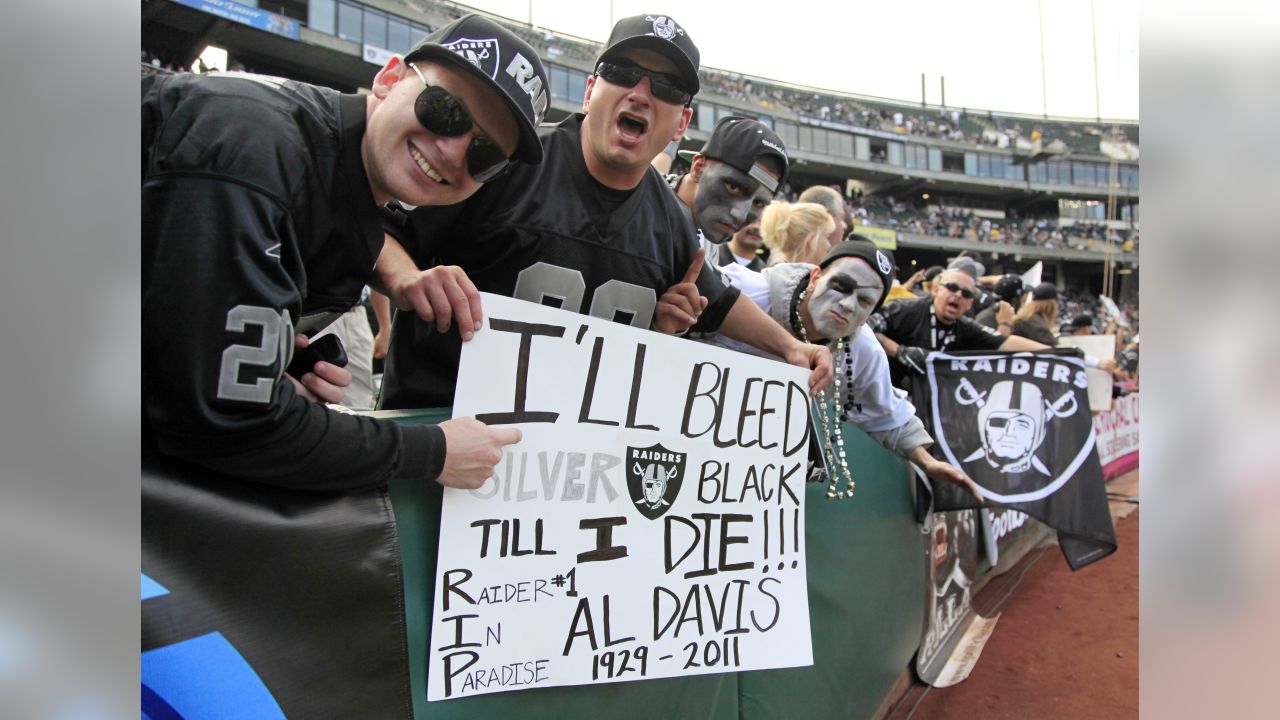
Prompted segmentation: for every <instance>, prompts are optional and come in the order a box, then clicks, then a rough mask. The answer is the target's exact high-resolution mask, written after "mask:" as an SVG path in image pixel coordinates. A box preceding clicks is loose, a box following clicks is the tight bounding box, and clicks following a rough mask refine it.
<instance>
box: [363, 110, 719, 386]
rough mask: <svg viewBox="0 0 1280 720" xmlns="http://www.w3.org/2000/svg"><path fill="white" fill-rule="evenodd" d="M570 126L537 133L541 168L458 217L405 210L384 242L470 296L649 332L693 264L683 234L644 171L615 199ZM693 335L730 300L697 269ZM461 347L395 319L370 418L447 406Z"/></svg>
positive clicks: (410, 319)
mask: <svg viewBox="0 0 1280 720" xmlns="http://www.w3.org/2000/svg"><path fill="white" fill-rule="evenodd" d="M582 118H583V116H582V115H575V116H572V117H569V118H567V119H565V120H564V121H563V122H561V123H560V124H558V125H555V126H544V127H543V128H541V129H540V130H539V135H540V136H541V140H542V146H543V151H544V159H543V161H542V164H541V165H524V164H521V165H516V166H514V167H513V168H512V170H511V171H510V172H508V173H507V174H506V175H504V176H503V177H502V178H500V179H499V180H497V181H494V182H491V183H488V184H486V185H485V186H484V187H483V188H482V189H481V190H480V191H479V192H477V193H476V194H475V195H474V196H472V198H471V199H470V200H468V201H466V202H465V203H462V204H461V205H457V206H452V207H440V208H425V207H424V208H417V209H415V210H413V211H412V212H410V213H409V214H408V216H407V219H406V220H405V223H404V225H403V226H399V227H398V226H397V225H396V222H395V221H394V220H392V221H389V222H388V231H390V232H391V233H392V234H393V235H395V236H396V237H397V238H400V239H401V241H402V242H403V243H404V245H405V248H406V249H407V250H409V252H410V253H411V254H412V255H413V257H414V260H415V261H416V262H417V263H418V266H419V267H428V266H431V265H457V266H459V267H461V268H462V269H463V270H464V271H466V273H467V276H468V277H469V278H470V279H471V281H472V282H473V283H475V286H476V288H477V289H479V290H481V291H484V292H491V293H494V294H498V295H507V296H510V297H515V298H518V299H522V300H528V301H530V302H535V303H540V304H543V305H551V306H554V307H560V308H563V309H565V310H571V311H574V312H580V313H584V314H589V315H592V316H594V317H600V318H605V319H608V320H613V321H615V322H622V323H626V324H630V325H633V326H636V327H642V328H649V327H650V326H651V324H652V322H653V317H654V311H655V309H656V307H657V302H658V298H659V297H661V296H662V294H663V293H664V292H666V291H667V288H669V287H671V286H672V285H674V284H675V283H677V282H679V280H680V278H681V276H683V275H684V273H685V271H686V270H688V268H689V265H690V264H691V263H692V262H693V256H694V254H695V253H696V252H697V249H698V248H697V243H696V241H695V240H694V238H695V231H694V228H693V225H692V223H691V222H690V221H689V220H688V219H687V218H686V217H685V215H684V213H682V212H681V210H680V201H679V199H677V198H676V196H675V195H674V194H673V193H672V192H671V191H670V190H669V189H667V187H666V186H665V185H664V183H663V180H662V177H661V176H660V175H659V174H658V172H657V171H656V170H654V169H652V168H650V169H649V171H648V172H646V173H645V176H644V178H643V179H642V180H641V181H640V184H639V185H637V186H636V187H635V188H634V189H633V190H631V191H630V192H628V193H626V194H625V198H623V197H622V196H621V195H620V194H619V193H617V192H616V191H614V192H609V191H608V190H607V189H606V188H603V187H602V186H600V185H599V184H598V183H597V182H596V180H595V179H594V178H592V177H591V174H590V173H589V172H588V171H587V166H586V162H585V161H584V160H583V157H582V145H581V135H580V131H581V123H582ZM697 285H698V290H699V292H701V294H702V295H703V296H705V297H706V298H707V299H708V306H707V309H706V310H705V311H704V312H703V316H702V318H700V326H705V327H709V328H716V327H719V325H720V323H721V322H722V321H723V320H724V316H725V315H727V314H728V311H729V308H730V306H731V305H732V304H733V301H734V300H735V299H736V298H737V295H738V291H737V290H734V289H732V288H728V287H726V286H725V285H724V284H723V283H722V282H721V281H720V280H719V279H718V278H717V277H716V276H715V274H714V273H713V271H712V269H711V268H710V267H709V266H707V265H704V266H703V269H702V273H701V274H700V275H699V276H698V281H697ZM461 342H462V341H461V338H460V336H459V334H458V331H457V327H456V325H455V326H454V327H453V328H452V329H451V330H450V331H449V332H448V333H445V334H441V333H439V332H437V331H436V329H435V324H434V323H425V322H423V321H422V320H421V319H419V318H418V317H417V316H416V315H415V314H413V313H398V314H397V317H396V320H395V329H394V332H393V336H392V343H391V349H390V351H389V353H388V355H387V363H386V373H385V375H384V379H383V389H382V401H381V407H384V408H414V407H437V406H446V405H450V404H452V402H453V390H454V384H455V382H456V380H457V376H458V357H459V353H460V352H461Z"/></svg>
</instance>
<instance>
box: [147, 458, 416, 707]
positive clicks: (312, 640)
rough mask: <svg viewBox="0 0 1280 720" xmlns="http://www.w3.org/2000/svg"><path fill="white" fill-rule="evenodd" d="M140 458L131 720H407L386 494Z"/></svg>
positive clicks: (395, 554) (396, 564)
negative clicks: (138, 716)
mask: <svg viewBox="0 0 1280 720" xmlns="http://www.w3.org/2000/svg"><path fill="white" fill-rule="evenodd" d="M148 455H149V453H147V452H145V451H144V453H143V457H144V460H143V466H142V538H141V539H142V579H141V582H142V585H141V587H142V594H141V602H142V638H141V675H142V677H141V679H142V717H143V718H155V719H158V718H179V717H185V718H228V719H230V718H248V717H252V718H285V717H289V718H320V717H335V718H337V717H342V718H397V717H399V718H408V717H411V716H412V711H411V709H410V695H409V674H408V651H407V645H406V635H405V615H404V600H403V593H402V582H401V580H402V577H401V567H400V551H399V543H398V540H397V536H396V530H395V524H394V521H393V518H392V513H391V503H390V500H389V498H388V496H387V490H386V488H379V489H372V490H362V491H351V492H341V493H340V492H324V493H320V492H305V491H300V490H288V489H281V488H274V487H268V486H265V485H258V484H253V483H248V482H244V481H240V480H236V479H235V478H231V477H227V476H223V475H219V474H217V473H213V472H209V471H207V470H203V469H200V468H196V467H194V466H191V465H187V464H185V463H180V462H177V461H172V460H169V459H166V458H158V457H155V456H154V455H151V456H150V457H148Z"/></svg>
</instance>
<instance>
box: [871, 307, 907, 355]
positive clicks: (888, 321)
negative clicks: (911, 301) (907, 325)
mask: <svg viewBox="0 0 1280 720" xmlns="http://www.w3.org/2000/svg"><path fill="white" fill-rule="evenodd" d="M906 308H907V303H906V301H904V300H898V301H895V302H891V303H885V304H884V306H882V307H881V308H880V311H879V312H877V313H875V314H874V315H872V316H871V318H870V319H869V320H868V321H867V324H868V325H870V326H871V330H872V331H873V332H878V333H880V334H881V335H884V336H885V337H887V338H889V339H890V340H893V341H894V342H896V343H901V344H905V345H914V344H915V343H913V342H911V341H910V340H909V339H907V337H906V334H905V333H903V328H902V325H903V322H904V319H905V318H906V316H907V313H906V312H904V311H905V310H906Z"/></svg>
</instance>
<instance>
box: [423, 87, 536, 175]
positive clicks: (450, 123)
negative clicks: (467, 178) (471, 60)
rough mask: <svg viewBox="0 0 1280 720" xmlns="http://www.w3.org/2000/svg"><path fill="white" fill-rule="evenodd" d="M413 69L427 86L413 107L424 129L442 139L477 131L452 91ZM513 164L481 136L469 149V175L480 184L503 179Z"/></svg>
mask: <svg viewBox="0 0 1280 720" xmlns="http://www.w3.org/2000/svg"><path fill="white" fill-rule="evenodd" d="M409 67H411V68H413V71H414V72H415V73H417V74H418V79H419V80H421V81H422V84H423V85H424V86H425V87H424V88H423V90H422V92H421V93H419V94H418V99H417V100H416V101H414V103H413V114H414V115H416V116H417V118H418V122H419V123H421V124H422V127H424V128H426V129H427V130H428V131H429V132H433V133H435V134H436V135H439V136H441V137H458V136H459V135H463V134H465V133H468V132H470V131H471V128H473V127H475V124H476V123H475V120H474V119H473V118H472V117H471V113H469V112H467V109H466V108H465V107H463V105H462V102H461V101H460V100H458V98H456V97H454V96H453V95H452V94H450V93H449V91H448V90H445V89H444V88H442V87H440V86H438V85H432V84H431V83H429V82H427V79H426V78H425V77H423V76H422V71H421V70H419V69H418V66H417V65H414V64H413V63H409ZM510 164H511V158H509V157H508V156H507V154H506V153H505V152H503V151H502V148H500V147H498V143H496V142H494V141H493V140H492V139H491V138H488V137H485V136H484V135H479V134H477V135H476V136H475V137H473V138H471V144H470V145H468V146H467V172H468V173H470V174H471V177H472V178H473V179H474V180H475V181H476V182H479V183H483V182H489V181H490V180H492V179H494V178H496V177H498V176H499V175H501V174H502V172H503V171H504V170H506V169H507V167H508V166H509V165H510Z"/></svg>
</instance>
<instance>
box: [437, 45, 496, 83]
mask: <svg viewBox="0 0 1280 720" xmlns="http://www.w3.org/2000/svg"><path fill="white" fill-rule="evenodd" d="M444 47H446V48H448V49H450V50H452V51H453V52H455V53H457V54H459V55H461V56H462V57H463V58H464V59H465V60H466V61H467V62H469V63H471V64H472V65H475V66H476V67H477V68H480V72H482V73H484V74H485V75H488V76H489V77H490V78H492V79H497V77H498V67H499V63H498V52H499V50H500V47H499V45H498V41H497V40H495V39H494V38H488V39H485V40H472V39H471V38H458V39H457V40H454V41H453V42H451V43H445V45H444Z"/></svg>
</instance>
